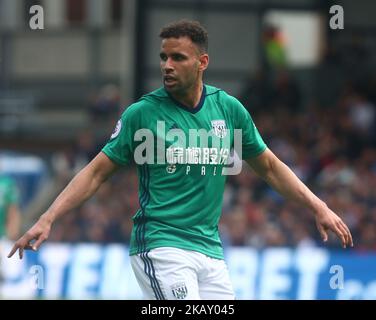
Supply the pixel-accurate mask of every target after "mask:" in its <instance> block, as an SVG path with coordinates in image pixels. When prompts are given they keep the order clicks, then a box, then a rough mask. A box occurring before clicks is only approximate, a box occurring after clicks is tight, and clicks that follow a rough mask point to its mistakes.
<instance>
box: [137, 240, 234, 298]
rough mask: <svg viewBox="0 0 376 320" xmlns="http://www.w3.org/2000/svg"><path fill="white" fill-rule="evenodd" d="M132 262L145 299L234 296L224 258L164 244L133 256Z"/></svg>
mask: <svg viewBox="0 0 376 320" xmlns="http://www.w3.org/2000/svg"><path fill="white" fill-rule="evenodd" d="M131 264H132V268H133V271H134V273H135V276H136V279H137V281H138V284H139V285H140V287H141V290H142V293H143V295H144V298H145V299H148V300H154V299H157V300H164V299H168V300H177V299H178V300H180V299H187V300H200V299H209V300H234V299H235V295H234V291H233V288H232V284H231V282H230V277H229V273H228V269H227V266H226V263H225V261H224V260H220V259H214V258H210V257H208V256H206V255H204V254H202V253H199V252H196V251H190V250H183V249H178V248H172V247H161V248H156V249H152V250H150V251H148V252H144V253H141V254H137V255H133V256H131Z"/></svg>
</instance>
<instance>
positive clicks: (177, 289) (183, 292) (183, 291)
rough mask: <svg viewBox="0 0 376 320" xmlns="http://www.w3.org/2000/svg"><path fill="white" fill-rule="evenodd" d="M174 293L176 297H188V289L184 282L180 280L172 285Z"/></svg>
mask: <svg viewBox="0 0 376 320" xmlns="http://www.w3.org/2000/svg"><path fill="white" fill-rule="evenodd" d="M171 290H172V293H173V295H174V297H175V298H176V299H179V300H182V299H185V298H186V297H187V294H188V289H187V286H186V285H185V283H184V282H178V283H175V284H174V285H172V286H171Z"/></svg>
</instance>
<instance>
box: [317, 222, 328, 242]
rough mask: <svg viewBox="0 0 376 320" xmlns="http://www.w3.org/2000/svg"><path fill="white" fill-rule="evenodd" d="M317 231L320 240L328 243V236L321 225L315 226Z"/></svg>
mask: <svg viewBox="0 0 376 320" xmlns="http://www.w3.org/2000/svg"><path fill="white" fill-rule="evenodd" d="M317 229H318V230H319V232H320V235H321V238H322V240H323V241H324V242H326V241H328V234H327V233H326V231H325V229H324V227H323V226H322V225H321V224H319V223H318V224H317Z"/></svg>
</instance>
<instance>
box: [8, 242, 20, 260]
mask: <svg viewBox="0 0 376 320" xmlns="http://www.w3.org/2000/svg"><path fill="white" fill-rule="evenodd" d="M17 249H18V245H17V244H15V245H14V246H13V248H12V250H10V252H9V254H8V258H10V257H12V256H13V255H14V253H15V252H16V251H17Z"/></svg>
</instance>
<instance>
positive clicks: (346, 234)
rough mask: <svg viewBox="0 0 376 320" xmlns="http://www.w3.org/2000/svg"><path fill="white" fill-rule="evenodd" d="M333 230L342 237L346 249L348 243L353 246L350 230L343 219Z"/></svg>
mask: <svg viewBox="0 0 376 320" xmlns="http://www.w3.org/2000/svg"><path fill="white" fill-rule="evenodd" d="M332 230H333V232H334V233H335V234H336V235H337V236H338V237H339V238H340V239H341V242H342V247H343V248H344V249H346V246H347V245H350V246H353V241H352V236H351V233H350V230H349V228H348V227H347V226H346V224H345V223H344V222H343V221H342V220H339V221H338V222H337V223H336V224H335V225H334V227H333V229H332Z"/></svg>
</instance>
